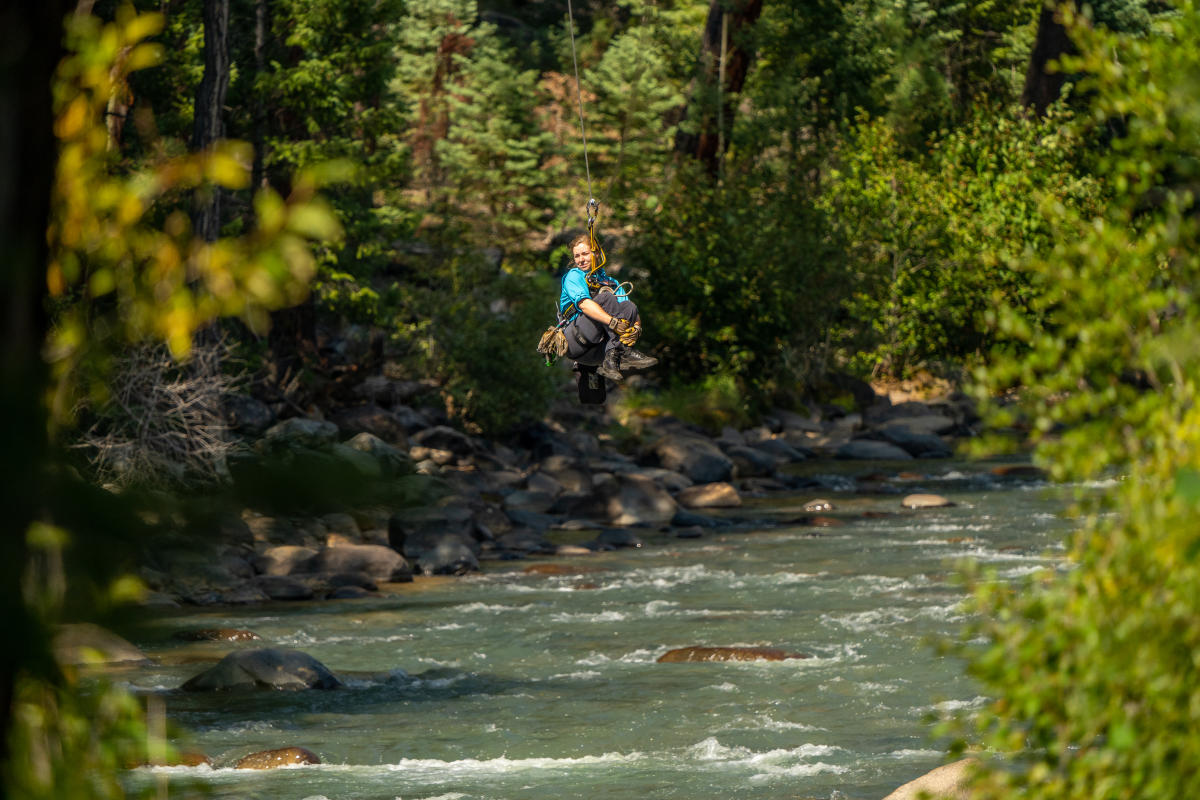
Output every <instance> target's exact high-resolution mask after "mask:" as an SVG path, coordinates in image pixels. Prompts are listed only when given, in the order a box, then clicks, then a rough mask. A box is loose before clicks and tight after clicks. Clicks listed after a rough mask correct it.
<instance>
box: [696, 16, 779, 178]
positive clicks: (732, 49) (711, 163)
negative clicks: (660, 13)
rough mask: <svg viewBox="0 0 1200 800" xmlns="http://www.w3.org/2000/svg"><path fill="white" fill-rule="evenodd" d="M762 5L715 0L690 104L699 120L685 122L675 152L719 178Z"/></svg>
mask: <svg viewBox="0 0 1200 800" xmlns="http://www.w3.org/2000/svg"><path fill="white" fill-rule="evenodd" d="M727 6H728V7H727ZM762 9H763V2H762V0H732V2H727V0H712V2H711V3H710V4H709V7H708V21H707V22H706V23H705V25H704V35H703V38H702V39H701V43H700V56H699V74H698V75H697V77H696V82H695V83H694V84H693V86H692V97H691V102H690V104H689V107H688V113H689V114H690V115H692V116H693V117H694V118H695V119H693V120H689V123H688V124H686V125H681V126H680V128H679V132H678V133H677V134H676V135H675V151H676V152H677V153H679V154H680V155H686V156H690V157H691V158H694V159H696V160H697V161H699V162H700V163H701V164H703V165H704V169H705V171H706V172H707V173H708V174H709V175H710V176H712V177H714V178H715V177H716V176H717V172H718V167H719V164H720V160H721V159H722V158H723V157H724V155H725V148H727V147H728V146H729V142H730V136H729V129H730V126H731V125H732V124H733V118H734V108H735V106H734V103H735V100H736V98H737V96H738V94H739V93H740V92H741V91H742V87H743V86H744V85H745V83H746V76H747V75H748V74H749V72H750V65H751V63H752V62H753V60H754V39H753V28H754V24H755V23H756V22H757V21H758V18H759V15H760V14H762ZM696 117H698V118H696Z"/></svg>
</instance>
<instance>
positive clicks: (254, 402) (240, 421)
mask: <svg viewBox="0 0 1200 800" xmlns="http://www.w3.org/2000/svg"><path fill="white" fill-rule="evenodd" d="M222 406H223V407H224V410H225V419H226V421H227V422H228V423H229V427H230V428H232V429H233V430H235V431H237V432H238V433H240V434H242V435H243V436H260V435H262V433H263V432H264V431H266V430H267V428H270V427H271V425H272V424H273V423H274V422H275V415H274V414H273V413H271V409H270V407H269V406H268V405H267V404H266V403H264V402H262V401H261V400H258V399H256V398H254V397H250V396H249V395H244V394H235V395H228V396H226V397H225V399H224V400H223V401H222Z"/></svg>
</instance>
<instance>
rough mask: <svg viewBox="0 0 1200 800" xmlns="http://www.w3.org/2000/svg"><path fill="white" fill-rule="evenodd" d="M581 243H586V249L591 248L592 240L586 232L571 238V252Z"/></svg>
mask: <svg viewBox="0 0 1200 800" xmlns="http://www.w3.org/2000/svg"><path fill="white" fill-rule="evenodd" d="M581 244H586V245H587V246H588V249H589V250H591V249H592V240H591V238H590V237H589V236H588V235H587V234H586V233H581V234H579V235H578V236H576V237H575V238H574V239H572V240H571V252H572V253H574V252H575V248H576V247H578V246H579V245H581Z"/></svg>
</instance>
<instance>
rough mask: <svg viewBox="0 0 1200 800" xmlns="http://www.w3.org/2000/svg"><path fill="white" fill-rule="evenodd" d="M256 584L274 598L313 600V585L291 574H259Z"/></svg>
mask: <svg viewBox="0 0 1200 800" xmlns="http://www.w3.org/2000/svg"><path fill="white" fill-rule="evenodd" d="M254 586H255V587H256V588H258V589H259V590H261V591H262V593H263V594H265V595H266V596H267V597H269V598H271V599H272V600H312V599H313V597H314V596H315V593H314V592H313V587H312V586H311V585H309V584H308V583H306V582H304V581H302V580H299V579H297V578H294V577H292V576H290V575H259V576H258V577H257V578H256V579H255V581H254Z"/></svg>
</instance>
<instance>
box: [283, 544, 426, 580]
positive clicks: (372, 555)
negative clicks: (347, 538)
mask: <svg viewBox="0 0 1200 800" xmlns="http://www.w3.org/2000/svg"><path fill="white" fill-rule="evenodd" d="M304 566H305V570H304V571H305V572H350V573H361V574H363V575H367V576H369V577H371V578H375V579H377V580H382V581H387V580H391V579H392V576H393V575H395V574H396V573H398V572H399V573H403V572H409V573H411V569H410V568H409V566H408V563H407V562H406V561H405V560H404V557H403V556H401V555H400V554H399V553H397V552H396V551H395V550H393V549H392V548H390V547H385V546H383V545H379V544H347V545H339V546H338V547H326V548H325V549H324V550H322V551H320V552H319V553H317V554H315V555H314V556H313V557H312V558H311V559H309V560H308V562H307V563H306V564H305V565H304Z"/></svg>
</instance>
